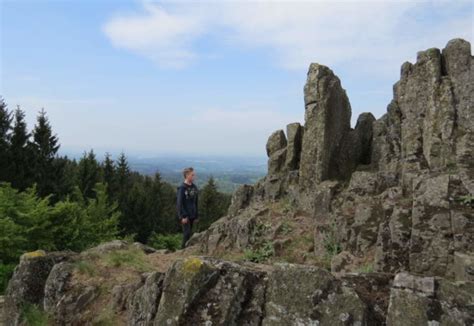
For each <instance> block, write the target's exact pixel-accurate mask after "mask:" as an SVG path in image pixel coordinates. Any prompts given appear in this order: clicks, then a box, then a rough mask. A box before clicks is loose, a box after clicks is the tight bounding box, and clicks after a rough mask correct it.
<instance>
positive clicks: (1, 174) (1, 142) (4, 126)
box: [0, 98, 12, 181]
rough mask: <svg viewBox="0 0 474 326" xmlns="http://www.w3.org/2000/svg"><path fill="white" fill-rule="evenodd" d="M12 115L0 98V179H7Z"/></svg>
mask: <svg viewBox="0 0 474 326" xmlns="http://www.w3.org/2000/svg"><path fill="white" fill-rule="evenodd" d="M11 123H12V117H11V113H10V112H9V111H8V108H7V104H6V103H5V101H4V100H3V99H2V98H0V181H7V180H8V164H9V162H10V153H9V148H10V138H11V128H12V125H11Z"/></svg>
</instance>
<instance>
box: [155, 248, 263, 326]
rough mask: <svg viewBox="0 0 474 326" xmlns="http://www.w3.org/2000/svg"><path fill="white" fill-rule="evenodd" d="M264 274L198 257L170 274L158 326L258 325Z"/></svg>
mask: <svg viewBox="0 0 474 326" xmlns="http://www.w3.org/2000/svg"><path fill="white" fill-rule="evenodd" d="M262 282H263V274H262V273H260V272H258V271H257V270H250V269H248V268H244V267H242V266H240V265H237V264H233V263H226V262H222V261H218V260H210V259H202V258H198V257H193V258H187V259H185V260H180V261H177V262H176V263H175V264H174V265H173V266H172V267H171V269H170V270H169V271H168V272H167V274H166V277H165V280H164V284H163V293H162V296H161V300H160V304H159V307H158V312H157V317H156V319H155V323H154V324H155V325H258V324H259V322H260V320H261V318H262V314H263V312H262V305H263V300H264V285H263V283H262Z"/></svg>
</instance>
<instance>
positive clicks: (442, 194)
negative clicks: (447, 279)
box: [410, 175, 453, 276]
mask: <svg viewBox="0 0 474 326" xmlns="http://www.w3.org/2000/svg"><path fill="white" fill-rule="evenodd" d="M449 180H450V176H449V175H440V176H436V177H432V178H429V179H424V178H423V179H422V178H420V179H418V180H416V182H415V184H414V190H413V192H414V198H413V199H414V200H413V209H412V231H411V238H410V271H412V272H415V273H419V274H427V275H439V276H444V275H445V274H446V273H447V272H448V268H449V265H450V264H452V261H453V257H452V254H451V253H450V250H451V245H452V243H453V233H452V228H451V221H450V213H449V207H450V203H449Z"/></svg>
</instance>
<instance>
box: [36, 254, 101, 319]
mask: <svg viewBox="0 0 474 326" xmlns="http://www.w3.org/2000/svg"><path fill="white" fill-rule="evenodd" d="M73 269H74V265H73V264H71V263H68V262H63V263H59V264H56V265H54V267H53V269H52V270H51V273H50V274H49V276H48V279H47V281H46V286H45V292H44V310H45V311H46V312H47V313H48V314H49V315H50V316H51V318H52V319H53V320H54V323H55V324H56V325H81V324H84V321H83V320H81V315H82V314H83V312H84V311H85V310H86V309H87V308H88V307H89V306H90V305H91V304H92V303H93V301H94V300H95V299H96V298H97V297H98V296H99V288H97V287H96V286H92V285H84V284H75V285H73V284H71V278H72V271H73Z"/></svg>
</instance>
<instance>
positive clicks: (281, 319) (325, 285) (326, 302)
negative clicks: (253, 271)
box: [262, 264, 366, 325]
mask: <svg viewBox="0 0 474 326" xmlns="http://www.w3.org/2000/svg"><path fill="white" fill-rule="evenodd" d="M265 298H266V303H265V318H264V319H263V323H262V325H358V324H360V325H364V324H365V322H366V315H365V311H366V305H365V303H364V302H363V301H362V300H361V299H360V298H359V296H358V295H357V293H356V292H355V291H354V290H353V289H351V288H349V287H345V286H343V285H341V284H340V283H339V282H338V281H337V280H336V279H335V278H334V277H333V276H332V275H331V274H330V273H329V272H327V271H325V270H322V269H318V268H314V267H310V266H303V265H293V264H280V265H277V266H275V269H274V271H273V272H272V273H271V274H270V276H269V284H268V289H267V293H266V296H265Z"/></svg>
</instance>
